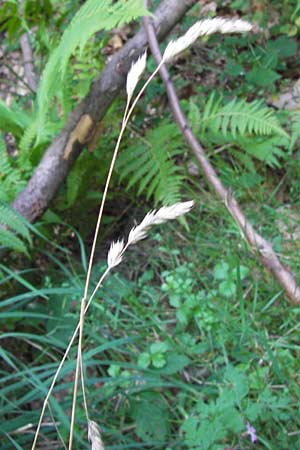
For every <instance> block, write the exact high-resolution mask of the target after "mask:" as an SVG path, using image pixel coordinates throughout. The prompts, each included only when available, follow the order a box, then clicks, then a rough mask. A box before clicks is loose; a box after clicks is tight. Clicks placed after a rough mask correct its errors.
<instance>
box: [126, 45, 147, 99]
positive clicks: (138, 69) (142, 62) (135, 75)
mask: <svg viewBox="0 0 300 450" xmlns="http://www.w3.org/2000/svg"><path fill="white" fill-rule="evenodd" d="M146 62H147V52H144V53H143V54H142V56H140V57H139V58H138V59H137V60H136V61H135V62H134V63H133V64H132V66H131V69H130V70H129V72H128V75H127V80H126V92H127V97H128V101H129V100H130V99H131V97H132V94H133V92H134V89H135V87H136V85H137V84H138V81H139V79H140V78H141V76H142V73H143V72H144V70H145V67H146Z"/></svg>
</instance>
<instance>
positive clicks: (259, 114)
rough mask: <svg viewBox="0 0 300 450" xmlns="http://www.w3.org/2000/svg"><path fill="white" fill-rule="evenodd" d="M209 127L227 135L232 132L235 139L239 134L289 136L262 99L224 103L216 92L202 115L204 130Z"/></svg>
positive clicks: (235, 100) (236, 100)
mask: <svg viewBox="0 0 300 450" xmlns="http://www.w3.org/2000/svg"><path fill="white" fill-rule="evenodd" d="M208 128H210V129H212V131H219V130H220V131H221V132H222V134H223V135H224V136H225V137H226V136H227V134H228V133H229V132H230V133H232V135H233V138H234V139H235V138H236V136H237V135H240V136H246V135H260V136H261V135H265V136H267V135H269V136H270V135H273V134H277V135H281V136H285V137H287V136H288V135H287V133H286V132H285V131H284V130H283V128H282V127H281V126H280V123H279V121H278V119H277V117H276V116H275V114H274V111H273V110H272V109H271V108H267V107H266V106H264V105H263V104H262V103H261V102H260V101H256V100H255V101H253V102H251V103H250V102H246V101H245V100H243V99H234V100H232V101H231V102H229V103H227V104H226V105H222V104H221V99H220V98H219V99H217V100H216V99H215V96H214V94H212V95H211V96H210V97H209V99H208V101H207V104H206V106H205V108H204V111H203V115H202V132H203V131H205V130H206V129H208Z"/></svg>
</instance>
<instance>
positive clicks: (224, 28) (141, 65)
mask: <svg viewBox="0 0 300 450" xmlns="http://www.w3.org/2000/svg"><path fill="white" fill-rule="evenodd" d="M249 29H251V25H250V24H249V23H248V22H245V21H242V20H239V19H233V20H228V19H223V18H214V19H206V20H202V21H199V22H197V23H196V24H195V25H193V26H192V27H191V28H190V29H189V30H188V31H187V32H186V33H185V35H183V36H182V37H180V38H179V39H177V40H176V41H172V42H170V43H169V44H168V46H167V48H166V50H165V53H164V55H163V59H162V60H161V62H160V64H159V65H158V66H157V67H156V69H155V70H154V72H153V73H152V74H151V75H150V76H149V78H148V79H147V81H146V82H145V83H144V85H143V87H142V88H141V89H140V91H139V92H138V94H137V96H136V98H135V99H134V101H133V102H132V105H131V107H130V102H131V99H132V95H133V92H134V89H135V87H136V85H137V83H138V81H139V79H140V77H141V75H142V73H143V71H144V69H145V66H146V54H145V53H144V54H143V55H142V56H141V57H140V58H139V59H138V60H137V61H136V63H134V64H133V66H132V68H131V69H130V71H129V73H128V77H127V84H126V88H127V103H126V108H125V111H124V115H123V120H122V125H121V130H120V133H119V136H118V139H117V143H116V146H115V149H114V152H113V156H112V160H111V163H110V167H109V171H108V175H107V179H106V183H105V187H104V191H103V196H102V200H101V204H100V207H99V212H98V217H97V223H96V227H95V233H94V238H93V243H92V248H91V253H90V258H89V263H88V269H87V274H86V279H85V286H84V293H83V296H82V299H81V305H80V319H79V322H78V324H77V326H76V328H75V331H74V333H73V335H72V337H71V339H70V342H69V344H68V346H67V349H66V351H65V353H64V355H63V358H62V360H61V362H60V364H59V366H58V368H57V370H56V372H55V375H54V377H53V380H52V383H51V385H50V388H49V391H48V393H47V395H46V398H45V400H44V403H43V407H42V411H41V415H40V419H39V422H38V425H37V429H36V433H35V436H34V441H33V444H32V448H31V450H34V449H35V448H36V444H37V439H38V436H39V433H40V428H41V425H42V420H43V417H44V414H45V410H46V407H47V404H48V401H49V398H50V395H51V393H52V391H53V388H54V386H55V383H56V380H57V378H58V375H59V373H60V370H61V368H62V366H63V364H64V362H65V360H66V358H67V356H68V354H69V351H70V349H71V347H72V345H73V343H74V340H75V338H76V336H77V334H78V332H79V338H78V348H77V362H76V370H75V377H74V390H73V401H72V412H71V423H70V434H69V445H68V449H69V450H72V446H73V436H74V423H75V413H76V402H77V392H78V381H79V376H81V381H82V391H83V401H84V409H85V414H86V418H87V422H88V429H89V438H90V440H91V442H92V448H93V449H95V450H98V449H100V450H102V449H104V446H103V444H102V441H101V437H100V433H99V430H98V428H97V427H95V426H94V422H92V421H91V420H90V419H89V414H88V406H87V401H86V394H85V387H84V373H83V372H84V371H83V361H82V341H83V328H84V317H85V314H86V312H87V310H88V308H89V306H90V304H91V302H92V300H93V298H94V296H95V294H96V292H97V291H98V289H99V288H100V286H101V285H102V283H103V281H104V279H105V278H106V276H107V275H108V273H109V272H110V270H111V269H112V268H113V267H115V266H116V265H118V264H119V263H120V262H121V260H122V257H123V255H124V253H125V251H126V250H127V248H128V247H129V246H130V245H133V244H135V243H137V242H138V241H139V240H141V239H144V238H145V237H146V236H147V232H148V230H149V228H150V227H151V226H152V225H156V224H160V223H163V222H165V221H167V220H172V219H175V218H177V217H178V216H180V215H181V214H185V213H186V212H188V211H189V210H190V209H191V207H192V202H185V203H177V204H175V205H172V206H170V207H162V208H161V209H159V210H158V211H152V212H150V213H148V214H147V215H146V217H145V218H144V220H143V221H142V222H141V223H140V225H138V226H137V227H135V228H133V229H132V230H131V232H130V233H129V236H128V240H127V243H126V244H124V242H123V241H118V242H116V243H113V244H112V246H111V248H110V250H109V253H108V267H107V269H106V270H105V272H104V273H103V274H102V276H101V277H100V279H99V281H98V283H97V286H96V287H95V289H94V291H93V292H92V294H91V296H90V297H89V298H88V291H89V286H90V279H91V272H92V268H93V263H94V256H95V249H96V244H97V239H98V235H99V230H100V225H101V220H102V215H103V210H104V205H105V202H106V198H107V193H108V189H109V185H110V181H111V177H112V173H113V170H114V166H115V162H116V159H117V155H118V152H119V148H120V144H121V140H122V138H123V135H124V132H125V130H126V127H127V124H128V121H129V119H130V117H131V115H132V113H133V110H134V108H135V106H136V104H137V103H138V101H139V100H140V98H141V96H142V95H143V93H144V91H145V90H146V88H147V86H148V85H149V84H150V83H151V81H152V79H153V78H154V77H155V75H156V74H157V73H158V71H159V69H160V68H161V66H162V65H163V64H164V63H166V62H169V61H171V60H172V59H173V58H174V57H175V56H176V55H177V54H178V53H180V52H182V51H183V50H184V49H185V48H187V47H189V46H190V45H191V44H192V43H193V42H194V41H195V40H196V39H197V38H198V37H199V36H203V35H208V34H212V33H215V32H221V33H231V32H239V33H241V32H244V31H249ZM91 430H92V431H91Z"/></svg>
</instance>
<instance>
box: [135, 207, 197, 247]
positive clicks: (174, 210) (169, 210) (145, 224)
mask: <svg viewBox="0 0 300 450" xmlns="http://www.w3.org/2000/svg"><path fill="white" fill-rule="evenodd" d="M193 205H194V202H193V201H189V202H178V203H174V205H171V206H163V207H162V208H160V209H159V210H158V211H155V210H154V211H150V212H149V213H148V214H147V215H146V216H145V217H144V219H143V220H142V222H141V223H140V224H139V225H137V226H136V227H134V228H132V230H131V231H130V233H129V236H128V242H127V246H128V245H132V244H135V243H136V242H138V241H141V240H142V239H145V238H146V237H147V234H148V231H149V229H150V227H152V226H153V225H159V224H161V223H164V222H166V221H167V220H173V219H176V218H177V217H179V216H181V215H183V214H186V213H187V212H189V211H190V210H191V208H192V207H193Z"/></svg>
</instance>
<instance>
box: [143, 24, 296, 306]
mask: <svg viewBox="0 0 300 450" xmlns="http://www.w3.org/2000/svg"><path fill="white" fill-rule="evenodd" d="M143 20H144V25H145V29H146V31H147V36H148V41H149V46H150V49H151V52H152V55H153V57H154V59H155V61H156V63H157V64H159V63H160V62H161V59H162V55H161V52H160V49H159V45H158V42H157V38H156V33H155V28H154V26H153V24H152V22H151V19H150V18H149V17H144V19H143ZM159 73H160V76H161V79H162V81H163V83H164V85H165V88H166V92H167V95H168V99H169V104H170V107H171V110H172V113H173V116H174V119H175V121H176V122H177V124H178V126H179V128H180V130H181V132H182V134H183V136H184V138H185V140H186V142H187V144H188V145H189V146H190V148H191V149H192V151H193V152H194V154H195V156H196V158H197V159H198V161H199V163H200V165H201V167H202V170H203V172H204V174H205V176H206V178H207V181H208V183H209V185H210V186H211V187H212V188H213V189H214V191H215V192H216V194H217V195H218V197H219V198H220V199H221V200H222V201H223V202H224V204H225V206H226V208H227V210H228V211H229V213H230V214H231V216H232V217H233V218H234V220H235V222H236V223H237V225H238V227H239V229H240V231H241V233H242V234H243V236H244V237H245V238H246V240H247V241H248V243H249V244H250V246H251V248H252V250H254V251H255V252H256V253H257V254H258V255H259V258H260V260H261V262H262V264H263V265H264V266H265V267H266V268H267V269H268V270H269V271H270V272H271V273H272V274H273V275H274V277H275V278H276V280H277V281H278V283H279V284H280V285H281V286H282V288H283V289H284V291H285V292H286V294H287V296H288V298H289V299H290V301H291V302H292V303H293V304H299V303H300V287H299V286H297V283H296V280H295V276H294V275H293V273H292V272H291V271H289V270H288V269H287V268H286V267H285V266H284V265H283V264H282V263H281V262H280V260H279V259H278V257H277V255H276V254H275V252H274V250H273V248H272V245H271V244H270V242H268V241H267V240H266V239H264V238H263V237H262V236H261V235H260V234H258V233H257V232H256V231H255V230H254V228H253V226H252V225H251V223H250V222H248V220H247V219H246V217H245V215H244V213H243V212H242V210H241V208H240V206H239V204H238V203H237V201H236V200H235V198H234V197H233V195H232V194H231V192H230V191H229V190H228V189H226V187H225V186H224V185H223V184H222V182H221V180H220V178H219V177H218V175H217V173H216V171H215V170H214V168H213V167H212V165H211V164H210V162H209V160H208V159H207V157H206V154H205V150H204V149H203V147H202V145H201V144H200V142H199V141H198V140H197V138H196V136H195V135H194V133H193V132H192V130H191V128H190V127H189V125H188V122H187V119H186V117H185V115H184V114H183V112H182V110H181V107H180V103H179V99H178V97H177V94H176V91H175V88H174V85H173V83H172V80H171V78H170V75H169V73H168V70H167V68H166V66H165V65H162V66H161V68H160V71H159Z"/></svg>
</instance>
